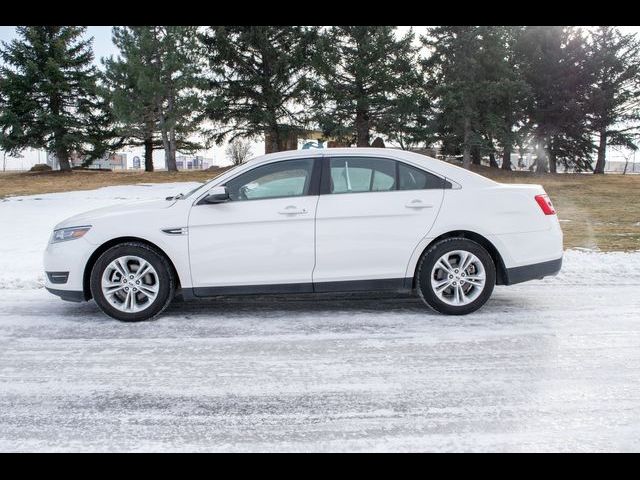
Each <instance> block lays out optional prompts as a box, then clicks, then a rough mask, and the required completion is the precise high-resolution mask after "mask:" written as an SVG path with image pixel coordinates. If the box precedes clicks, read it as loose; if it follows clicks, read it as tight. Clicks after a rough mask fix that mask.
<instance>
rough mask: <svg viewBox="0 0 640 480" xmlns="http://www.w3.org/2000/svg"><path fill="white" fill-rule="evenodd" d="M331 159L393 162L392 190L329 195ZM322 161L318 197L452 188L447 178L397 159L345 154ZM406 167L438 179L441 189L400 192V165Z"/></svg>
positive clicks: (324, 158) (323, 158) (325, 156)
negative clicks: (393, 179) (393, 181)
mask: <svg viewBox="0 0 640 480" xmlns="http://www.w3.org/2000/svg"><path fill="white" fill-rule="evenodd" d="M332 158H375V159H380V160H390V161H392V162H395V167H396V168H395V171H396V178H395V183H394V189H393V190H380V191H375V192H372V191H368V192H342V193H331V191H330V187H331V183H330V178H331V159H332ZM321 160H322V174H321V176H320V185H319V192H320V193H319V194H320V195H344V194H345V193H350V194H356V193H389V192H400V191H404V192H410V191H415V190H449V189H452V188H454V187H453V183H452V182H451V180H449V179H447V177H443V176H442V175H440V174H437V173H434V172H432V171H431V170H427V169H425V168H422V167H418V166H416V165H412V164H411V163H407V162H404V161H402V160H398V159H397V158H390V157H378V156H374V155H346V154H340V155H331V154H327V155H324V156H323V157H321ZM401 163H402V164H403V165H406V166H408V167H413V168H416V169H418V170H422V171H424V172H426V173H429V174H431V175H433V176H435V177H437V178H439V179H440V180H442V185H443V187H442V188H441V189H437V188H416V189H413V190H400V164H401ZM371 177H372V178H373V175H371ZM447 184H449V186H447Z"/></svg>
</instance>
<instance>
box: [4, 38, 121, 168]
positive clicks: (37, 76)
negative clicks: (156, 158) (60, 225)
mask: <svg viewBox="0 0 640 480" xmlns="http://www.w3.org/2000/svg"><path fill="white" fill-rule="evenodd" d="M85 30H86V29H85V27H72V26H23V27H18V28H17V33H18V38H16V39H14V40H13V41H11V42H10V43H6V42H3V44H2V48H1V49H0V58H2V60H3V66H2V67H0V92H1V93H0V95H1V96H2V98H3V108H2V111H0V131H2V132H3V135H4V137H5V138H4V140H3V145H4V147H5V148H8V150H9V151H10V152H11V153H19V152H20V151H21V150H23V149H25V148H28V147H31V148H43V149H46V150H47V152H52V153H54V154H55V155H56V157H57V159H58V162H59V164H60V168H61V169H62V170H71V164H70V157H71V155H72V154H74V153H76V154H79V155H82V156H86V158H87V159H88V160H91V159H93V158H98V157H100V156H102V155H104V154H105V153H106V152H107V150H108V143H107V140H108V138H110V136H111V134H112V132H109V131H108V129H105V125H108V124H109V123H110V118H109V114H108V110H107V109H106V105H105V104H104V102H103V101H102V100H101V99H100V97H99V96H98V92H97V85H96V71H95V67H94V66H93V65H92V61H93V53H92V50H91V41H92V39H83V38H82V37H83V35H84V33H85Z"/></svg>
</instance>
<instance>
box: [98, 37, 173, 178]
mask: <svg viewBox="0 0 640 480" xmlns="http://www.w3.org/2000/svg"><path fill="white" fill-rule="evenodd" d="M148 32H149V30H148V27H114V28H113V43H114V44H115V45H116V47H118V49H119V50H120V53H119V56H118V57H116V58H114V57H110V58H108V59H104V60H103V64H104V66H105V71H104V76H103V77H104V82H105V84H106V89H107V92H106V96H107V97H108V98H109V103H110V106H111V109H112V111H113V114H114V117H115V120H116V125H117V131H118V134H119V135H120V137H122V138H123V143H125V144H127V145H131V146H141V145H142V146H144V163H145V170H146V171H147V172H152V171H153V150H154V149H159V148H162V142H161V140H160V130H159V126H158V125H159V108H158V100H157V93H158V91H159V89H160V82H159V77H160V75H159V72H158V71H157V69H156V66H155V64H154V63H153V60H154V58H155V55H156V50H155V49H154V48H153V47H154V44H153V42H152V41H151V39H152V37H151V36H150V35H146V33H148Z"/></svg>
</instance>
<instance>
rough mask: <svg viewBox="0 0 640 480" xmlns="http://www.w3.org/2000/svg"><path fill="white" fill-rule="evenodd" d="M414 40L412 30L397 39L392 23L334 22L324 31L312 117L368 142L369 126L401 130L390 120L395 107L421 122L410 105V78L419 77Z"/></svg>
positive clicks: (332, 130)
mask: <svg viewBox="0 0 640 480" xmlns="http://www.w3.org/2000/svg"><path fill="white" fill-rule="evenodd" d="M413 39H414V35H413V32H412V31H409V32H408V33H407V34H406V35H404V36H402V37H401V38H396V27H392V26H335V27H331V28H330V29H328V30H327V31H324V32H322V34H321V35H320V38H319V41H318V48H317V51H316V54H315V56H314V66H315V71H316V74H317V75H318V77H319V81H318V82H317V83H316V85H315V88H314V90H313V91H314V110H315V113H316V119H317V121H318V123H319V124H320V126H321V128H322V130H323V131H324V132H325V134H326V135H327V136H331V137H334V138H337V139H340V140H342V141H344V142H346V143H353V142H355V143H356V145H357V146H358V147H368V146H369V144H370V135H371V132H372V131H377V132H379V133H382V132H385V133H387V135H390V136H393V135H394V131H395V132H396V133H399V132H398V129H397V125H395V126H393V122H392V121H390V119H391V118H392V116H393V112H394V111H395V112H396V113H399V114H405V115H406V114H408V115H409V116H410V117H412V118H413V119H414V120H415V121H416V122H417V123H416V124H415V125H416V126H419V124H420V122H421V112H416V111H415V110H412V109H410V108H408V107H410V104H409V102H410V99H411V98H412V97H414V96H415V92H413V93H412V83H415V82H417V81H419V77H417V76H416V70H417V68H416V63H417V61H416V55H417V49H416V48H415V47H414V46H413V44H412V42H413ZM403 96H404V99H403ZM414 99H415V98H414ZM406 133H408V132H404V133H401V134H402V135H406Z"/></svg>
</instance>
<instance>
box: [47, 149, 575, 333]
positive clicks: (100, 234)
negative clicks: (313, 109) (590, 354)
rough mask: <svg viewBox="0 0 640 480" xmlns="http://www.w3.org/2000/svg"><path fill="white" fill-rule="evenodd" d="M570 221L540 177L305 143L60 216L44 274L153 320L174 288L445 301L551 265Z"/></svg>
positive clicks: (115, 309)
mask: <svg viewBox="0 0 640 480" xmlns="http://www.w3.org/2000/svg"><path fill="white" fill-rule="evenodd" d="M562 252H563V251H562V231H561V230H560V225H559V223H558V219H557V216H556V214H555V210H554V208H553V205H552V203H551V201H550V200H549V197H548V196H547V195H546V193H545V192H544V190H543V188H542V187H541V186H539V185H505V184H500V183H496V182H494V181H492V180H489V179H487V178H485V177H482V176H480V175H477V174H475V173H472V172H469V171H467V170H464V169H462V168H459V167H456V166H454V165H451V164H448V163H445V162H442V161H439V160H436V159H433V158H429V157H426V156H423V155H418V154H416V153H410V152H405V151H401V150H391V149H375V148H357V149H355V148H349V149H327V150H313V151H312V150H298V151H288V152H280V153H275V154H270V155H264V156H262V157H258V158H255V159H253V160H250V161H249V162H247V163H245V164H243V165H240V166H238V167H235V168H232V169H230V170H228V171H226V172H225V173H224V174H222V175H220V176H219V177H217V178H215V179H213V180H211V181H209V182H208V183H205V184H203V185H202V186H200V187H198V188H196V189H195V190H192V191H191V192H188V193H185V194H181V195H178V196H176V197H170V198H167V199H166V200H158V201H151V202H138V203H130V204H126V205H119V206H115V207H107V208H102V209H98V210H93V211H90V212H87V213H84V214H81V215H77V216H74V217H71V218H69V219H67V220H65V221H63V222H61V223H60V224H58V225H57V226H56V227H55V230H54V232H53V235H52V236H51V241H50V243H49V245H48V246H47V249H46V252H45V255H44V267H45V272H46V285H45V286H46V288H47V289H48V290H49V291H50V292H51V293H53V294H55V295H58V296H59V297H61V298H62V299H64V300H73V301H83V300H90V299H92V298H93V299H94V300H95V302H96V303H97V304H98V306H99V307H100V308H101V309H102V310H103V311H104V312H105V313H106V314H108V315H110V316H112V317H114V318H116V319H118V320H124V321H138V320H147V319H150V318H152V317H155V316H156V315H158V314H160V313H161V312H162V311H163V310H164V309H165V308H166V307H167V305H169V303H170V302H171V301H172V299H173V298H174V297H175V296H176V295H177V294H179V295H181V297H182V298H184V299H192V298H199V297H207V296H214V295H232V294H269V293H279V294H282V293H313V292H351V291H376V290H391V291H413V292H415V293H416V294H417V295H418V296H419V297H420V298H421V299H422V300H423V301H424V303H425V304H426V305H428V306H429V307H431V308H433V309H434V310H436V311H438V312H441V313H446V314H454V315H460V314H467V313H471V312H473V311H475V310H477V309H478V308H480V307H481V306H482V305H483V304H484V303H485V302H486V301H487V300H488V299H489V297H490V296H491V293H492V291H493V288H494V285H511V284H514V283H519V282H523V281H526V280H532V279H537V278H542V277H544V276H547V275H554V274H556V273H557V272H558V271H559V270H560V267H561V264H562Z"/></svg>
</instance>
